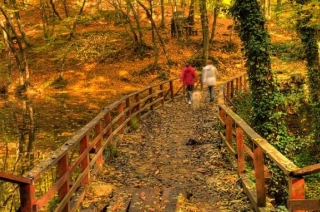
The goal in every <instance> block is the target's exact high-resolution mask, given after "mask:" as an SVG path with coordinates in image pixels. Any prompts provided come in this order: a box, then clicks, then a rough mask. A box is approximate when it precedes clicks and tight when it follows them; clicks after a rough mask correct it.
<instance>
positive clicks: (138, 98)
mask: <svg viewBox="0 0 320 212" xmlns="http://www.w3.org/2000/svg"><path fill="white" fill-rule="evenodd" d="M135 100H136V103H138V105H137V112H138V113H137V116H138V119H139V120H140V119H141V114H140V110H141V105H140V93H138V94H137V95H136V96H135Z"/></svg>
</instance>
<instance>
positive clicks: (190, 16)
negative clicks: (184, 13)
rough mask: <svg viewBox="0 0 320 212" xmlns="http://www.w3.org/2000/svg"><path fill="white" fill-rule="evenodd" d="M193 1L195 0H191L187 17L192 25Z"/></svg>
mask: <svg viewBox="0 0 320 212" xmlns="http://www.w3.org/2000/svg"><path fill="white" fill-rule="evenodd" d="M194 3H195V0H191V2H190V8H189V15H188V18H187V21H188V23H189V24H191V25H194Z"/></svg>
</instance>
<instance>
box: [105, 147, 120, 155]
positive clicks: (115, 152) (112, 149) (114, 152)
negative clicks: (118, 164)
mask: <svg viewBox="0 0 320 212" xmlns="http://www.w3.org/2000/svg"><path fill="white" fill-rule="evenodd" d="M106 150H107V155H108V157H110V158H116V157H118V155H119V151H118V149H117V146H116V145H115V144H111V145H109V146H108V147H107V149H106Z"/></svg>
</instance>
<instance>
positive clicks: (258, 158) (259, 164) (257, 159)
mask: <svg viewBox="0 0 320 212" xmlns="http://www.w3.org/2000/svg"><path fill="white" fill-rule="evenodd" d="M253 154H254V173H255V180H256V189H257V205H258V206H259V207H265V206H266V190H265V181H264V170H263V160H264V155H263V152H262V149H261V147H259V146H255V147H254V151H253Z"/></svg>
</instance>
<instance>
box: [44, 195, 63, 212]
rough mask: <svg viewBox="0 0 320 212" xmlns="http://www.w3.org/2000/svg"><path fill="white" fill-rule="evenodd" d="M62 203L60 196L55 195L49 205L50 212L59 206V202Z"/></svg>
mask: <svg viewBox="0 0 320 212" xmlns="http://www.w3.org/2000/svg"><path fill="white" fill-rule="evenodd" d="M59 203H60V200H59V197H58V196H54V197H53V198H52V199H51V200H50V201H49V203H48V206H47V210H48V211H49V212H53V211H55V209H56V208H57V206H58V204H59Z"/></svg>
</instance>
